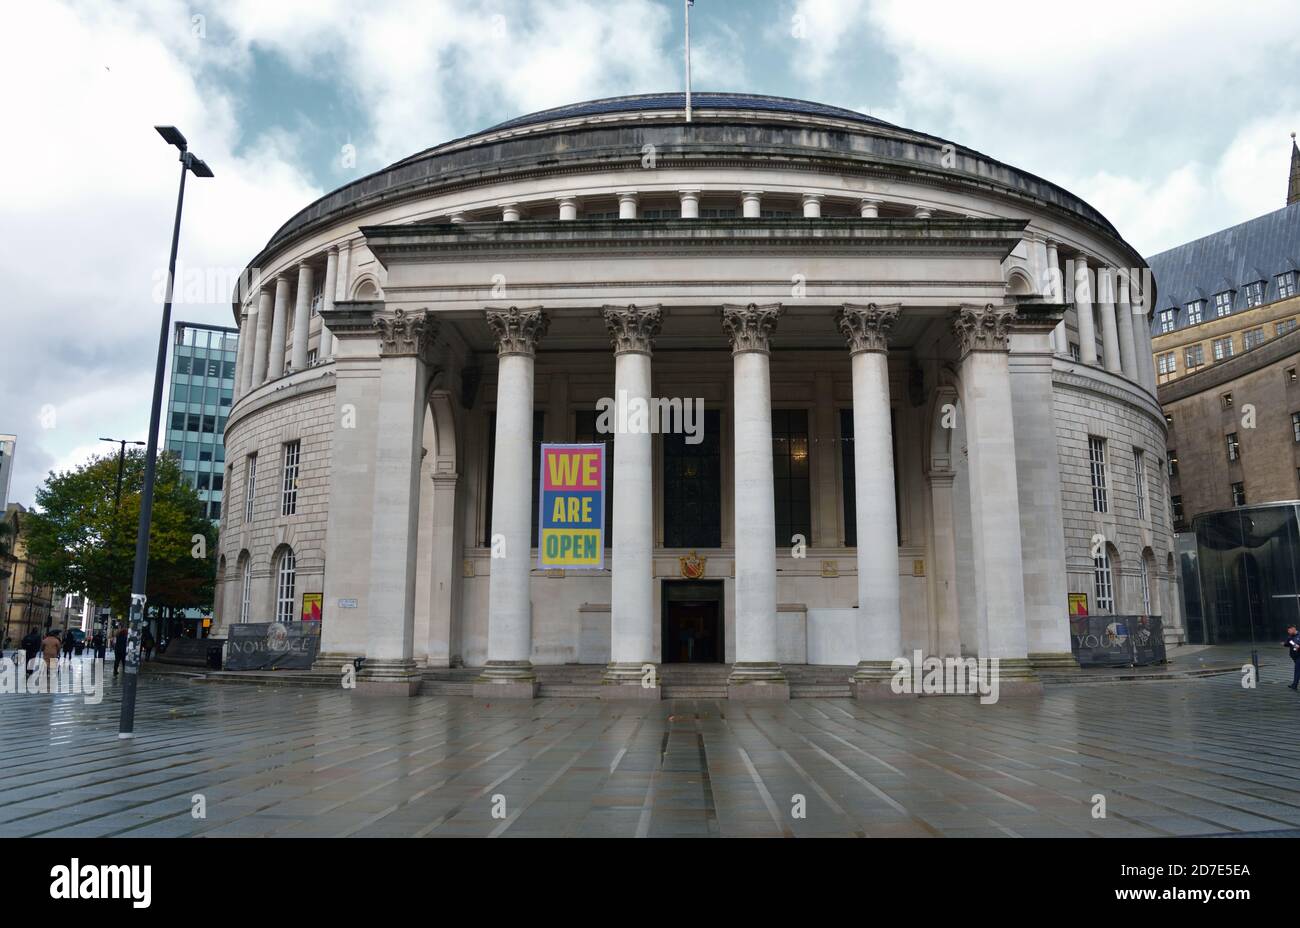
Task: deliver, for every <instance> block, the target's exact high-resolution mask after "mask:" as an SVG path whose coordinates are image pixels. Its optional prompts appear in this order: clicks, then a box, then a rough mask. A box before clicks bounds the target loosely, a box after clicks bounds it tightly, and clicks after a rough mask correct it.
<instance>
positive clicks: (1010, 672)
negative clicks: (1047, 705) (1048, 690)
mask: <svg viewBox="0 0 1300 928" xmlns="http://www.w3.org/2000/svg"><path fill="white" fill-rule="evenodd" d="M1042 695H1043V681H1042V680H1040V679H1039V678H1038V673H1037V671H1036V670H1035V669H1034V665H1033V663H1032V662H1031V661H1030V660H1029V658H1026V657H1003V658H999V659H998V698H999V699H1001V698H1002V697H1003V696H1042Z"/></svg>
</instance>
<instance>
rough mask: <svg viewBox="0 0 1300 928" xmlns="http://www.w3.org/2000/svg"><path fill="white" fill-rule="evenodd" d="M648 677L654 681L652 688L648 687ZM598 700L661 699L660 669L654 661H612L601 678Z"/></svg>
mask: <svg viewBox="0 0 1300 928" xmlns="http://www.w3.org/2000/svg"><path fill="white" fill-rule="evenodd" d="M647 676H648V677H649V679H650V680H652V681H653V685H652V686H646V683H645V681H646V678H647ZM598 698H600V699H648V700H656V699H661V698H662V691H661V690H660V686H659V668H658V667H656V666H655V664H654V661H645V662H637V661H610V662H609V664H607V665H606V666H605V672H604V673H603V674H601V676H600V693H599V694H598Z"/></svg>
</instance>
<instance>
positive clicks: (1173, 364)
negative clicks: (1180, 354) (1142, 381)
mask: <svg viewBox="0 0 1300 928" xmlns="http://www.w3.org/2000/svg"><path fill="white" fill-rule="evenodd" d="M1177 369H1178V364H1177V359H1176V358H1175V357H1174V352H1172V351H1170V352H1166V353H1165V354H1162V355H1160V356H1159V357H1158V358H1156V370H1157V371H1158V372H1159V374H1160V376H1161V377H1171V376H1173V374H1174V372H1175V371H1176V370H1177Z"/></svg>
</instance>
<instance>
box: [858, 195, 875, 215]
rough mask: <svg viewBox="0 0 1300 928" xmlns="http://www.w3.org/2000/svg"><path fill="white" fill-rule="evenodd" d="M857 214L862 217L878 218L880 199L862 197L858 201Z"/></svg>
mask: <svg viewBox="0 0 1300 928" xmlns="http://www.w3.org/2000/svg"><path fill="white" fill-rule="evenodd" d="M858 215H859V216H861V217H862V218H863V219H878V218H880V201H879V200H873V199H871V198H870V197H863V198H862V199H861V200H859V201H858Z"/></svg>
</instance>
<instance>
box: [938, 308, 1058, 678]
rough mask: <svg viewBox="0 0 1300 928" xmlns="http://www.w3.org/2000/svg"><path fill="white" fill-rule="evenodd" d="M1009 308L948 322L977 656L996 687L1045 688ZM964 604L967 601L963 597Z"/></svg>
mask: <svg viewBox="0 0 1300 928" xmlns="http://www.w3.org/2000/svg"><path fill="white" fill-rule="evenodd" d="M1011 315H1012V313H1011V312H1010V311H1008V310H1004V309H1001V308H998V307H994V306H987V305H986V306H972V305H963V306H962V307H961V309H960V311H959V312H958V314H957V317H956V319H955V320H954V323H953V332H954V334H955V335H956V337H957V343H958V345H959V348H960V357H961V368H960V377H961V385H962V407H963V411H964V412H965V415H966V447H967V456H968V461H969V471H970V504H971V534H972V547H973V548H974V559H975V570H976V572H977V573H979V574H980V575H981V576H982V577H983V581H984V582H983V584H982V588H983V589H984V591H985V593H984V596H983V604H982V608H981V612H982V614H981V615H978V616H977V617H976V620H977V623H978V625H979V627H980V635H979V638H980V657H981V658H989V659H994V658H995V659H997V660H998V662H999V667H998V673H999V679H1000V683H999V686H1000V693H1001V694H1002V695H1013V694H1018V693H1022V692H1035V693H1041V692H1042V684H1041V683H1040V682H1039V681H1038V678H1037V675H1036V674H1035V673H1034V671H1033V668H1032V667H1031V666H1030V664H1029V660H1028V644H1027V638H1026V634H1025V593H1024V569H1023V565H1024V562H1023V557H1022V554H1021V544H1020V502H1019V487H1018V485H1017V478H1016V436H1015V430H1014V427H1013V423H1014V421H1015V419H1014V414H1015V413H1014V408H1013V405H1012V401H1011V376H1010V368H1009V362H1008V355H1007V350H1008V341H1007V340H1008V323H1009V320H1010V318H1011ZM963 606H964V608H969V605H968V600H966V602H964V603H963Z"/></svg>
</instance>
